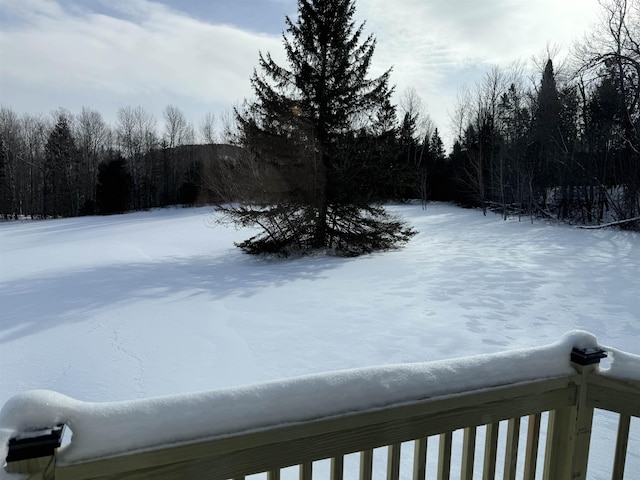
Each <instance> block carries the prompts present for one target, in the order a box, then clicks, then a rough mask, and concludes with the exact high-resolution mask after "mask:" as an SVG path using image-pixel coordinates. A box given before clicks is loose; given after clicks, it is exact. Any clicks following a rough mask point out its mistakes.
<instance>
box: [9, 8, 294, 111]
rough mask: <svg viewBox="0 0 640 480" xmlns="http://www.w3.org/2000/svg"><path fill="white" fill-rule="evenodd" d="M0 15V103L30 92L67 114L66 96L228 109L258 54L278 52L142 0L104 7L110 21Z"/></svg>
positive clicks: (65, 14)
mask: <svg viewBox="0 0 640 480" xmlns="http://www.w3.org/2000/svg"><path fill="white" fill-rule="evenodd" d="M2 8H4V9H6V10H8V12H9V14H10V15H11V17H12V22H11V23H10V24H9V25H5V27H4V28H3V31H2V33H1V34H0V50H1V51H2V64H3V68H2V72H1V82H2V91H3V93H2V99H1V101H2V102H3V103H4V102H5V101H6V100H7V99H11V98H12V95H13V94H15V95H18V96H20V95H22V96H24V95H26V94H27V93H26V92H31V94H32V95H33V96H34V100H40V101H43V104H45V105H46V104H50V103H51V101H58V102H60V106H65V107H70V108H72V107H73V105H75V103H76V102H75V101H74V97H76V98H77V97H84V98H91V97H94V98H95V99H96V100H97V102H96V103H99V102H100V101H101V99H102V98H105V97H111V98H117V99H121V100H122V101H124V102H126V103H133V104H137V103H136V102H135V100H136V99H150V98H152V97H154V98H156V101H161V99H163V98H166V99H167V100H169V101H168V102H165V104H166V103H171V102H172V101H173V99H174V98H175V97H180V98H182V99H185V100H187V101H188V102H194V103H199V104H211V105H212V106H213V105H220V104H226V105H233V103H234V102H236V101H238V100H241V99H242V98H243V97H245V96H247V95H248V94H249V93H250V86H249V77H250V75H251V73H252V69H253V66H254V65H255V64H256V63H257V58H258V51H259V50H263V51H266V50H270V51H273V52H277V51H278V50H281V45H280V44H281V40H280V38H278V37H275V36H268V35H260V34H256V33H253V32H249V31H244V30H241V29H238V28H234V27H231V26H227V25H213V24H208V23H204V22H201V21H198V20H197V19H194V18H191V17H189V16H186V15H183V14H181V13H180V12H177V11H175V10H172V9H170V8H168V7H166V6H164V5H161V4H158V3H154V2H150V1H146V0H127V1H123V0H118V1H115V2H110V4H109V8H110V9H112V10H114V11H115V12H116V13H117V14H118V15H117V16H116V15H105V14H103V13H96V12H95V11H91V10H87V9H84V8H80V7H79V6H78V4H62V3H60V2H56V1H54V0H9V1H5V2H4V3H3V6H2ZM44 96H48V97H49V98H48V99H44V98H43V97H44ZM69 100H71V104H72V105H69V104H64V103H63V102H65V101H69ZM121 105H122V104H121ZM88 106H91V107H96V105H88Z"/></svg>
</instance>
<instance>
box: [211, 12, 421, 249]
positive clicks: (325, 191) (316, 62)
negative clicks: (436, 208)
mask: <svg viewBox="0 0 640 480" xmlns="http://www.w3.org/2000/svg"><path fill="white" fill-rule="evenodd" d="M354 16H355V3H354V1H353V0H298V19H297V21H295V22H294V21H292V20H291V19H290V18H289V17H287V18H286V25H287V33H288V35H283V40H284V47H285V51H286V54H287V59H288V66H287V67H282V66H280V65H278V64H276V63H275V61H274V60H273V59H272V58H271V56H270V55H269V54H267V55H266V56H264V55H262V54H261V55H260V69H261V73H258V72H257V71H256V72H254V75H253V77H252V79H251V83H252V86H253V89H254V92H255V96H256V100H255V102H253V103H251V104H248V105H247V106H246V110H245V111H243V112H236V114H237V115H236V116H237V121H238V125H239V137H238V141H239V144H240V145H242V146H244V147H245V148H246V149H247V150H248V151H249V152H251V154H252V155H253V157H254V158H255V160H256V162H258V165H260V170H259V172H260V174H261V175H265V178H266V179H267V180H269V179H273V178H277V179H278V180H279V182H280V183H279V185H280V187H279V191H278V192H277V193H280V196H279V197H278V198H276V199H275V200H277V202H275V203H276V204H275V205H274V204H273V203H274V202H273V201H274V197H273V196H267V197H266V201H265V202H264V203H265V204H263V205H261V206H256V205H251V206H246V205H245V206H242V207H238V208H231V209H229V208H227V209H223V211H224V212H226V215H227V218H228V219H230V220H232V221H234V222H236V223H240V224H243V225H245V224H247V225H249V224H250V225H255V224H257V225H260V226H261V227H262V229H263V232H262V233H261V234H259V235H257V236H256V237H253V238H251V239H249V240H247V241H245V242H243V243H241V244H240V245H239V246H240V247H241V248H243V250H245V251H246V252H248V253H262V252H274V253H280V254H287V253H289V252H291V251H301V252H305V251H309V250H315V249H329V250H332V251H335V252H337V253H340V254H346V255H358V254H362V253H366V252H370V251H373V250H377V249H385V248H391V247H393V246H395V245H397V244H398V243H402V242H406V241H407V240H408V239H409V238H410V236H411V235H412V234H413V232H412V231H411V229H409V228H407V227H406V226H405V225H404V223H403V222H401V221H399V220H397V219H395V218H392V217H390V216H389V215H388V214H387V213H386V212H385V210H384V209H383V208H381V207H378V206H371V205H370V204H369V201H370V199H371V190H370V188H369V185H370V183H371V182H370V178H363V175H365V176H370V175H381V176H382V175H383V172H381V171H380V170H379V169H375V168H371V165H372V164H375V165H380V158H367V155H364V153H368V152H370V151H371V149H370V148H369V144H368V143H365V144H364V145H363V143H362V142H361V141H360V140H361V137H360V138H359V134H358V132H359V131H360V128H361V127H362V122H363V121H366V119H375V118H380V115H378V114H379V113H380V111H381V109H384V108H385V107H388V106H389V98H390V95H391V89H390V88H389V86H388V80H389V73H390V72H389V71H387V72H386V73H384V74H383V75H381V76H380V77H377V78H374V79H369V78H367V74H368V72H369V67H370V65H371V59H372V56H373V53H374V49H375V39H374V37H373V36H371V35H370V36H368V37H366V38H364V39H363V28H364V25H360V26H359V27H357V28H356V26H355V22H354ZM382 116H384V115H382ZM268 187H271V190H274V191H277V190H278V188H275V187H274V186H269V185H266V188H265V191H268V189H269V188H268ZM282 190H284V192H282ZM253 200H255V199H253Z"/></svg>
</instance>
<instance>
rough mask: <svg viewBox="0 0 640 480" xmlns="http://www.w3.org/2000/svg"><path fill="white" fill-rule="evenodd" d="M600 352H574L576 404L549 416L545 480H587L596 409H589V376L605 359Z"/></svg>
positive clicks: (582, 350)
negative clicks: (578, 377)
mask: <svg viewBox="0 0 640 480" xmlns="http://www.w3.org/2000/svg"><path fill="white" fill-rule="evenodd" d="M606 356H607V354H606V353H605V351H604V350H601V349H599V348H585V349H576V348H574V349H573V351H572V352H571V366H572V367H574V368H575V369H576V371H577V372H578V373H579V374H580V379H579V380H578V385H577V393H576V403H575V405H572V406H570V407H565V408H561V409H558V410H553V411H551V412H549V427H548V430H547V445H546V451H545V461H544V475H543V478H544V480H585V479H586V478H587V462H588V459H589V443H590V441H591V425H592V421H593V407H589V406H588V405H587V376H588V375H589V374H591V373H592V372H593V371H594V370H596V368H598V364H599V363H600V359H601V358H604V357H606Z"/></svg>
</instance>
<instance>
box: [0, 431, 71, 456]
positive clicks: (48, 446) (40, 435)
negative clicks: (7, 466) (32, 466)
mask: <svg viewBox="0 0 640 480" xmlns="http://www.w3.org/2000/svg"><path fill="white" fill-rule="evenodd" d="M63 430H64V425H56V426H54V427H50V428H44V429H40V430H36V431H31V432H25V433H23V434H21V435H18V436H16V437H14V438H10V439H9V445H8V447H9V448H8V452H7V458H6V462H7V463H10V462H16V461H20V460H28V459H31V458H38V457H45V456H50V455H53V454H54V452H55V450H56V448H58V447H59V446H60V444H61V442H62V432H63Z"/></svg>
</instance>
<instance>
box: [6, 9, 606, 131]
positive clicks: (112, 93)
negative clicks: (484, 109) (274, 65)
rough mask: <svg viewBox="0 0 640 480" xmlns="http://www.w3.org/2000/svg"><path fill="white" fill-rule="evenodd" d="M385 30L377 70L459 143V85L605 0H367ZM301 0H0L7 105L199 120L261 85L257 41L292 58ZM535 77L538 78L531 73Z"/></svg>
mask: <svg viewBox="0 0 640 480" xmlns="http://www.w3.org/2000/svg"><path fill="white" fill-rule="evenodd" d="M356 6H357V17H358V18H357V20H358V21H359V22H362V21H366V26H365V31H366V32H367V33H372V34H374V36H375V37H376V39H377V49H376V53H375V55H374V61H373V65H372V68H371V75H372V76H373V75H376V74H380V73H382V72H384V71H385V70H386V69H388V68H389V67H393V73H392V76H391V82H392V84H394V85H395V87H396V90H395V91H396V96H395V97H394V99H395V101H396V102H397V101H398V99H399V97H400V96H401V95H402V94H403V92H405V91H407V89H409V88H413V89H415V91H416V92H417V94H418V95H419V96H420V98H421V101H422V105H423V107H424V109H425V111H426V112H427V113H428V114H429V116H430V117H431V118H432V120H433V121H434V123H435V126H436V127H438V128H439V130H440V132H441V134H442V136H443V137H444V138H445V143H448V142H446V140H450V138H451V134H452V127H451V120H450V117H451V114H452V112H453V110H454V104H455V101H456V98H457V97H458V95H459V93H460V92H461V90H462V89H463V88H464V87H465V85H466V86H469V87H472V86H473V85H474V84H475V83H477V82H478V81H479V80H480V79H481V78H482V77H483V76H484V75H485V74H486V73H487V72H488V71H489V70H490V69H491V68H492V66H494V65H498V66H502V67H507V66H508V65H510V64H512V63H513V62H514V61H517V60H523V61H530V60H531V59H532V58H533V57H534V56H540V55H542V54H543V53H544V52H545V50H546V49H547V46H549V45H553V46H557V47H558V48H559V49H560V51H561V55H562V54H566V53H567V52H568V51H569V49H570V47H571V45H572V44H573V43H574V42H575V41H576V40H579V39H580V38H582V37H583V35H584V33H585V31H587V30H588V29H589V28H590V26H592V25H593V24H594V22H596V21H597V18H598V8H599V7H598V0H562V1H558V0H358V1H357V2H356ZM296 12H297V2H296V1H295V0H0V105H2V106H4V107H9V108H11V109H13V110H14V111H15V112H16V113H18V114H22V113H30V114H35V113H43V114H47V115H48V114H50V113H51V112H53V111H55V110H56V109H58V108H60V107H63V108H66V109H68V110H69V111H71V112H72V113H77V112H79V111H80V110H81V108H82V107H83V106H85V107H89V108H92V109H94V110H97V111H99V112H100V113H101V114H102V115H103V117H104V118H105V120H106V121H107V122H109V123H114V122H115V118H116V114H117V110H118V108H120V107H124V106H132V107H135V106H142V107H143V108H144V109H146V110H147V111H149V112H150V113H152V114H153V115H154V116H155V117H156V118H157V119H158V125H159V128H160V129H161V128H162V110H163V109H164V107H165V106H166V105H170V104H171V105H175V106H177V107H179V108H180V109H181V110H182V111H183V112H184V113H185V116H186V118H187V119H188V120H189V121H191V122H193V124H194V126H196V128H197V125H198V123H199V122H200V120H201V119H202V118H203V117H204V115H206V114H207V113H213V114H214V115H215V116H216V117H217V118H218V127H220V125H221V122H220V118H221V117H223V116H224V114H225V112H229V111H231V109H232V108H233V106H234V105H236V104H238V103H241V102H242V100H243V99H245V98H248V97H250V96H251V94H252V92H251V86H250V82H249V78H250V76H251V73H252V71H253V69H254V68H255V67H256V66H257V60H258V54H259V52H263V53H266V52H270V53H271V54H272V56H273V57H274V58H275V59H276V61H278V62H279V63H280V64H282V65H285V64H286V62H285V59H284V54H283V48H282V32H283V30H284V29H285V16H287V15H289V16H290V17H291V18H292V19H295V18H296ZM532 81H533V80H532Z"/></svg>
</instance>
